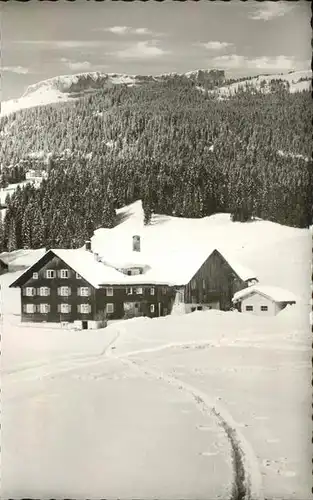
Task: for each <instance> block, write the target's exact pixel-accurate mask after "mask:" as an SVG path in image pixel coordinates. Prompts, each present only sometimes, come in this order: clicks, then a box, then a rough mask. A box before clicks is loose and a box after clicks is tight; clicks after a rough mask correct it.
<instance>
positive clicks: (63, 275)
mask: <svg viewBox="0 0 313 500" xmlns="http://www.w3.org/2000/svg"><path fill="white" fill-rule="evenodd" d="M68 277H69V272H68V270H67V269H61V271H60V278H68Z"/></svg>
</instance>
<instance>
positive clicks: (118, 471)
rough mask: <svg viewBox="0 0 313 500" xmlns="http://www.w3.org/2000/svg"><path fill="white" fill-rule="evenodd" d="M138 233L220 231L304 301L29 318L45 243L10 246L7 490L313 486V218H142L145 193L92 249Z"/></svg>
mask: <svg viewBox="0 0 313 500" xmlns="http://www.w3.org/2000/svg"><path fill="white" fill-rule="evenodd" d="M134 234H138V235H140V236H141V246H142V254H143V255H145V256H147V257H149V256H151V255H152V254H155V253H156V252H157V253H160V254H162V253H163V254H166V253H169V252H172V253H173V255H174V256H176V258H179V255H180V253H182V252H183V253H185V252H186V251H187V252H190V257H189V258H190V259H192V255H193V252H194V250H195V247H197V248H199V247H201V248H203V249H205V248H206V247H208V248H212V246H217V247H218V248H219V249H220V250H221V251H223V252H225V254H227V256H229V255H232V258H234V259H235V260H237V261H240V262H241V263H242V264H243V265H248V266H249V267H251V268H252V269H254V270H255V271H256V273H257V274H258V276H259V279H260V281H261V282H263V283H266V284H272V285H277V286H283V287H286V288H287V289H289V290H290V291H292V292H293V293H295V294H296V295H298V296H299V297H301V298H303V299H304V300H303V302H302V303H301V301H299V303H298V304H297V305H296V306H290V307H287V308H286V309H285V310H284V311H282V312H281V313H280V314H279V315H277V316H276V317H257V316H253V315H251V316H250V315H246V314H240V313H238V312H223V311H214V310H212V311H207V312H203V311H198V312H195V313H192V314H188V315H184V316H176V315H171V316H166V317H162V318H155V319H149V318H135V319H132V320H128V321H123V320H122V321H117V322H112V323H111V324H109V326H108V327H107V328H105V329H102V330H97V331H89V330H88V331H85V330H82V331H81V332H77V331H74V330H69V329H65V328H63V327H62V325H60V324H52V323H41V324H38V323H37V324H34V323H33V324H32V323H21V322H20V291H19V290H18V289H15V288H14V289H12V288H9V285H10V283H12V282H13V281H14V280H15V279H16V278H17V277H18V276H19V275H20V273H21V272H22V271H23V270H22V269H19V270H18V268H19V267H22V266H29V265H31V264H33V263H34V261H35V260H36V259H38V258H40V256H41V255H42V254H43V252H44V250H43V249H40V250H18V251H16V252H12V253H7V254H2V255H1V257H4V259H5V260H6V261H7V262H9V268H10V272H9V273H6V274H3V275H1V276H0V285H1V289H0V304H1V308H0V313H1V315H2V317H1V324H0V327H1V337H2V338H1V341H2V375H3V376H2V429H1V430H2V449H3V453H2V469H1V472H2V475H1V476H2V477H1V492H2V497H3V498H22V497H24V496H28V497H36V498H49V497H50V496H51V492H53V494H54V496H55V497H56V498H61V497H64V496H67V497H68V498H78V499H84V498H87V497H88V498H89V497H93V498H100V497H102V496H105V497H107V498H153V497H155V495H157V496H158V498H166V497H168V496H169V495H170V497H171V498H190V499H191V498H195V496H196V497H197V498H199V499H200V498H203V499H205V498H212V499H213V498H214V499H216V500H217V499H218V498H225V499H226V498H228V499H230V498H234V496H233V495H232V492H233V491H236V490H234V488H235V487H237V488H241V489H242V490H243V491H246V492H249V495H248V493H247V495H245V498H253V499H255V500H263V499H264V498H284V499H286V500H287V499H288V500H298V499H299V498H301V499H303V500H309V498H311V497H310V494H311V489H310V484H311V483H310V481H311V470H310V457H311V448H310V439H309V436H311V417H310V415H311V413H310V401H311V383H310V380H311V334H310V328H309V324H308V310H309V308H308V299H309V294H310V288H309V276H310V252H311V234H310V232H309V231H308V230H305V229H294V228H289V227H284V226H280V225H279V224H274V223H271V222H267V221H261V220H257V221H255V222H250V223H233V222H231V221H230V217H229V215H227V214H216V215H214V216H211V217H205V218H203V219H183V218H181V219H180V218H175V217H169V216H163V215H154V216H153V218H152V221H151V224H150V225H149V226H144V225H143V212H142V206H141V202H140V201H137V202H135V203H133V204H131V205H129V206H127V207H124V208H122V209H120V210H118V224H117V226H116V227H115V228H113V229H99V230H98V231H96V233H95V235H94V237H93V239H92V247H93V250H94V251H100V250H101V253H105V254H107V255H110V254H112V253H114V252H115V254H116V256H118V253H119V248H121V247H123V248H124V249H125V248H126V249H127V248H129V249H131V243H132V236H133V235H134ZM184 264H186V265H188V263H187V262H186V263H184V261H180V265H182V266H183V265H184ZM81 401H83V402H84V404H83V405H82V404H81ZM25 422H26V424H27V425H26V424H25ZM38 422H40V425H38ZM64 436H66V439H64ZM186 436H188V439H186ZM16 449H18V450H19V452H18V453H16ZM81 450H84V453H81ZM64 457H66V460H67V464H66V469H64ZM238 457H239V459H238V460H239V465H240V467H238V462H236V459H237V458H238ZM177 464H179V467H177ZM143 468H144V471H145V473H144V476H141V475H140V478H139V479H138V477H139V476H138V474H141V471H142V470H143ZM156 470H157V474H156ZM142 477H144V480H143V481H142V480H141V479H142ZM234 482H235V484H234ZM250 492H251V494H250Z"/></svg>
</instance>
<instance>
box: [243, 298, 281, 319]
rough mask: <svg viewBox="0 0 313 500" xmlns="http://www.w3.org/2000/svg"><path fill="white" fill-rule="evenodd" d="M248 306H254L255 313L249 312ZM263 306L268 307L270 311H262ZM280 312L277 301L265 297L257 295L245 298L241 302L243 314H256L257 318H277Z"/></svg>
mask: <svg viewBox="0 0 313 500" xmlns="http://www.w3.org/2000/svg"><path fill="white" fill-rule="evenodd" d="M247 306H252V307H253V311H247V310H246V307H247ZM261 306H266V307H267V308H268V310H267V311H261ZM279 310H280V309H279V307H278V306H277V304H276V302H275V301H273V300H271V299H268V298H266V297H263V295H260V294H257V293H254V294H251V295H249V296H248V297H245V298H244V299H243V300H242V302H241V312H242V313H247V314H254V315H256V316H275V315H276V314H277V312H278V311H279Z"/></svg>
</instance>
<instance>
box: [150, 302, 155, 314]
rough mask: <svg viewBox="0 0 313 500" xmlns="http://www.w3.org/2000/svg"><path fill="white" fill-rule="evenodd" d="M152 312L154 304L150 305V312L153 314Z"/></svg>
mask: <svg viewBox="0 0 313 500" xmlns="http://www.w3.org/2000/svg"><path fill="white" fill-rule="evenodd" d="M154 311H155V307H154V304H151V305H150V312H152V313H154Z"/></svg>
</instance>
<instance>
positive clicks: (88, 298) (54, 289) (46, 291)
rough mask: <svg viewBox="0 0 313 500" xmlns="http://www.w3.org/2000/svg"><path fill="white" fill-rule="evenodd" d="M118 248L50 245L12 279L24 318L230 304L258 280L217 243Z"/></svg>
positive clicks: (85, 317)
mask: <svg viewBox="0 0 313 500" xmlns="http://www.w3.org/2000/svg"><path fill="white" fill-rule="evenodd" d="M131 241H132V249H131V250H126V251H123V250H121V251H119V253H118V252H113V253H112V254H110V253H109V252H108V253H106V252H105V253H104V255H102V254H101V253H100V252H95V251H92V245H91V242H90V241H88V242H86V245H85V248H84V249H78V250H67V249H56V250H49V251H47V252H46V253H45V254H44V255H43V256H41V257H40V258H39V259H38V260H37V261H36V262H35V263H34V264H33V265H31V266H30V267H29V268H28V269H27V270H26V271H25V272H24V273H23V274H22V275H21V276H20V277H19V278H18V279H17V280H15V281H14V282H13V283H12V284H11V287H20V288H21V306H22V311H21V314H22V321H50V322H57V321H61V322H63V321H68V322H75V321H76V322H79V324H80V327H82V328H90V327H95V326H97V324H98V323H97V322H98V321H101V318H103V317H106V318H109V319H121V318H129V317H134V316H149V317H157V316H166V315H167V314H171V313H172V312H175V311H176V312H178V311H179V312H182V313H186V312H192V311H194V310H201V309H208V308H214V309H222V310H228V309H230V308H231V306H232V302H231V301H232V297H233V295H234V293H236V292H237V291H239V290H242V289H243V288H245V287H247V286H249V285H250V284H251V282H254V281H257V277H256V276H255V273H253V271H250V270H248V269H245V268H244V267H243V266H242V265H240V264H238V263H235V262H232V261H230V260H228V259H227V258H226V257H225V255H222V254H221V252H219V251H218V250H217V249H216V248H211V249H208V248H204V249H202V251H201V252H199V251H198V252H193V253H191V252H190V249H189V250H185V251H184V250H177V251H172V252H171V251H166V252H164V253H163V254H159V253H158V252H156V253H155V254H154V255H151V254H145V253H143V252H141V240H140V236H139V235H138V234H137V235H134V236H132V238H131Z"/></svg>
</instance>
